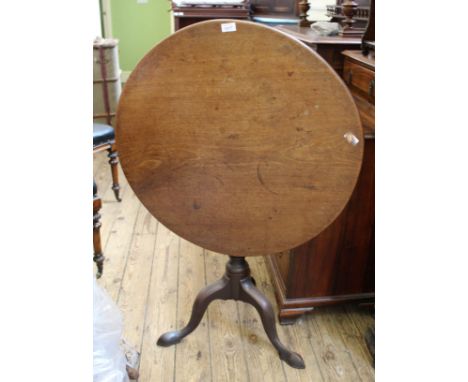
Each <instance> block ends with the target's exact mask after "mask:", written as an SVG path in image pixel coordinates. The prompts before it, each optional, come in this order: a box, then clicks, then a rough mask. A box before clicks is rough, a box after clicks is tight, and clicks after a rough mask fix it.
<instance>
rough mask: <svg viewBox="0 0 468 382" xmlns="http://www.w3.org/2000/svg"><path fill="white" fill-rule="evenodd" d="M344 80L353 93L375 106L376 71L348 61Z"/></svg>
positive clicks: (346, 61) (344, 69)
mask: <svg viewBox="0 0 468 382" xmlns="http://www.w3.org/2000/svg"><path fill="white" fill-rule="evenodd" d="M343 79H344V81H345V82H346V85H348V87H349V89H350V90H351V92H352V93H355V94H356V95H359V96H360V97H363V98H365V99H366V100H368V101H369V102H371V103H372V104H374V99H375V98H374V97H375V73H374V71H372V70H370V69H368V68H365V67H363V66H361V65H358V64H356V63H354V62H352V61H350V60H349V59H346V60H345V63H344V68H343Z"/></svg>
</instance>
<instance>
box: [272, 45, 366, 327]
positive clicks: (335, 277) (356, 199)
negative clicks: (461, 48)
mask: <svg viewBox="0 0 468 382" xmlns="http://www.w3.org/2000/svg"><path fill="white" fill-rule="evenodd" d="M343 56H344V66H343V79H344V81H345V82H346V84H347V85H348V87H349V89H350V91H351V94H352V95H353V97H354V100H355V102H356V105H357V107H358V109H359V114H360V116H361V121H362V124H363V129H364V135H365V149H364V160H363V165H362V169H361V174H360V176H359V180H358V183H357V185H356V188H355V190H354V193H353V195H352V197H351V199H350V201H349V203H348V205H347V206H346V208H345V209H344V211H343V212H342V213H341V215H340V216H338V218H337V219H336V220H335V221H334V222H333V223H332V224H331V225H330V226H329V227H328V228H327V229H326V230H325V231H323V232H322V233H321V234H320V235H318V236H317V237H316V238H315V239H313V240H310V241H309V242H307V243H305V244H303V245H301V246H299V247H297V248H294V249H292V250H291V251H289V252H285V253H281V254H276V255H272V256H269V257H268V258H267V264H268V266H269V270H270V275H271V278H272V281H273V285H274V287H275V294H276V298H277V302H278V308H279V319H280V322H281V323H282V324H287V323H293V322H294V321H295V319H297V318H298V317H299V316H300V315H301V314H303V313H305V312H308V311H310V310H312V309H313V308H314V307H317V306H321V305H327V304H335V303H340V302H345V301H356V302H357V301H360V302H366V301H372V300H373V298H374V137H375V127H374V123H375V122H374V116H375V112H374V92H375V70H374V68H375V64H374V60H373V59H371V58H367V57H365V56H363V55H362V53H361V51H358V50H356V51H354V50H353V51H349V50H348V51H344V52H343Z"/></svg>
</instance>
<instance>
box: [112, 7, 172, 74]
mask: <svg viewBox="0 0 468 382" xmlns="http://www.w3.org/2000/svg"><path fill="white" fill-rule="evenodd" d="M147 1H148V2H147V3H146V4H138V3H137V0H111V18H112V35H113V37H115V38H118V39H119V41H120V42H119V59H120V67H121V69H122V70H123V71H131V70H133V68H134V67H135V65H136V64H137V63H138V61H140V59H141V58H143V56H144V55H145V54H146V53H147V52H148V51H149V50H150V49H151V48H152V47H153V46H154V45H156V44H157V43H158V42H159V41H161V40H162V39H164V38H166V37H167V36H169V34H170V32H171V13H170V12H169V10H170V8H171V3H170V1H168V0H147Z"/></svg>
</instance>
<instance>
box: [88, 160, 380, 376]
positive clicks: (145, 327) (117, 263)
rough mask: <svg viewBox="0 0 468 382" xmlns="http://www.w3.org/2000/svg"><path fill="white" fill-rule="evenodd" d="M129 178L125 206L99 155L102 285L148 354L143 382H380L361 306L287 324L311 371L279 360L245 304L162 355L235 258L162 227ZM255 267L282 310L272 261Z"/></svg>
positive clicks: (218, 308) (206, 322) (213, 313)
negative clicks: (169, 337)
mask: <svg viewBox="0 0 468 382" xmlns="http://www.w3.org/2000/svg"><path fill="white" fill-rule="evenodd" d="M119 171H120V169H119ZM120 174H121V181H120V183H121V196H122V199H123V200H122V202H121V203H118V202H116V201H115V199H114V196H113V193H112V190H111V188H110V186H111V178H110V168H109V165H108V164H107V158H106V155H105V153H99V154H96V155H95V157H94V176H95V180H96V182H97V185H98V191H99V194H100V196H101V198H102V201H103V208H102V209H101V215H102V219H101V222H102V228H101V238H102V243H103V249H104V256H106V261H105V263H104V264H105V265H104V275H103V277H102V278H101V279H100V280H99V283H100V284H101V285H102V286H103V287H104V288H105V289H106V290H107V291H108V292H109V294H110V295H111V296H112V298H113V299H114V300H115V301H117V304H118V305H119V307H120V308H121V310H122V312H123V316H124V322H125V329H124V336H125V338H126V340H127V341H128V342H130V343H132V344H133V345H134V346H135V347H136V348H137V349H138V350H139V351H140V353H141V361H140V378H139V381H140V382H150V381H151V382H159V381H161V382H168V381H181V382H187V381H215V382H224V381H252V382H257V381H268V382H269V381H314V382H319V381H373V380H374V369H373V368H372V366H371V363H372V361H371V358H370V356H369V354H368V352H367V349H366V347H365V344H364V341H363V335H364V332H365V329H366V328H367V326H368V325H369V324H371V323H373V317H372V315H371V314H370V313H369V312H368V311H365V310H362V309H361V308H358V307H354V306H346V307H339V308H323V309H316V310H315V311H314V312H313V313H311V314H309V315H306V316H305V317H303V318H301V319H300V320H299V321H298V322H297V323H296V324H295V325H291V326H280V325H277V328H278V332H279V336H280V339H281V340H282V341H283V343H284V344H285V345H286V346H288V347H289V348H290V349H292V350H294V351H296V352H298V353H300V354H301V355H302V356H303V358H304V360H305V363H306V369H305V370H297V369H293V368H291V367H289V366H288V365H287V364H284V363H283V362H281V361H280V360H279V358H278V355H277V353H276V351H275V350H274V348H273V347H272V346H271V344H270V343H269V341H268V339H267V337H266V335H265V333H264V331H263V328H262V325H261V322H260V319H259V316H258V314H257V312H256V311H255V309H254V308H253V307H252V306H250V305H247V304H244V303H242V302H234V301H215V302H213V303H212V304H211V305H210V307H209V308H208V313H207V314H206V315H205V317H204V318H203V321H202V323H201V324H200V326H199V327H198V329H197V330H195V332H193V333H192V334H191V335H189V336H188V337H186V338H185V339H184V340H183V341H182V342H181V343H180V344H178V345H176V346H172V347H168V348H161V347H157V346H156V340H157V338H158V336H159V335H160V334H162V333H164V332H165V331H167V330H172V329H174V328H181V327H182V326H183V325H185V324H186V322H187V320H188V318H189V316H190V312H191V306H192V302H193V300H194V298H195V296H196V294H197V292H198V290H199V289H201V288H202V287H203V286H205V285H207V284H208V283H211V282H213V281H215V280H217V279H218V278H220V277H221V276H222V274H223V272H224V266H225V262H226V260H227V257H226V256H221V255H219V254H215V253H213V252H210V251H206V250H203V249H202V248H200V247H197V246H195V245H193V244H191V243H189V242H187V241H185V240H184V239H181V238H180V237H178V236H176V235H175V234H173V233H172V232H170V231H169V230H168V229H167V228H166V227H164V226H163V225H162V224H159V223H158V221H156V220H155V219H154V218H153V217H152V216H151V215H150V214H149V213H148V211H147V210H146V209H145V208H144V207H143V206H142V204H141V203H140V202H139V201H138V199H137V198H136V197H135V195H134V194H133V192H132V190H131V188H130V187H129V186H128V184H127V182H126V180H125V178H124V176H123V174H122V172H121V171H120ZM90 240H91V239H90ZM89 257H90V259H91V257H92V255H91V254H90V256H89ZM249 263H250V267H251V269H252V274H253V275H254V276H255V279H256V281H257V286H258V287H259V288H260V290H262V291H263V293H265V294H266V296H267V297H268V298H269V299H270V301H271V302H273V305H274V307H275V309H276V302H275V298H274V294H273V289H272V286H271V283H270V279H269V275H268V273H267V268H266V265H265V263H264V259H263V258H261V257H254V258H250V259H249Z"/></svg>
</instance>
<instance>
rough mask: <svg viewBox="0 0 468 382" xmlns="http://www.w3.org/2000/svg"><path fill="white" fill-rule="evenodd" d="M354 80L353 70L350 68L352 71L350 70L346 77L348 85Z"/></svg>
mask: <svg viewBox="0 0 468 382" xmlns="http://www.w3.org/2000/svg"><path fill="white" fill-rule="evenodd" d="M352 81H353V71H352V70H350V71H349V72H348V77H347V78H346V83H347V84H348V85H351V82H352Z"/></svg>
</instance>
